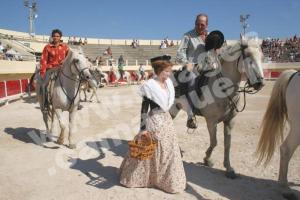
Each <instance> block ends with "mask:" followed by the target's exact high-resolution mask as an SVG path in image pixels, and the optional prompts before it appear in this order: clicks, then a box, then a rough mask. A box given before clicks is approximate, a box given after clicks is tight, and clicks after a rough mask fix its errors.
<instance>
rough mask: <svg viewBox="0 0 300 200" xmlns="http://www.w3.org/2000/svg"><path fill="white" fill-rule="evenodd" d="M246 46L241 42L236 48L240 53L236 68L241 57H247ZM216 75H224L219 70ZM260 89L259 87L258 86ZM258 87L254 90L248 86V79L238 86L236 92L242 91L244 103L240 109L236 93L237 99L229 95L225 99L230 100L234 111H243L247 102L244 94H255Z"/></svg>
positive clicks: (219, 76)
mask: <svg viewBox="0 0 300 200" xmlns="http://www.w3.org/2000/svg"><path fill="white" fill-rule="evenodd" d="M247 48H248V45H244V44H241V48H240V49H238V50H237V51H241V55H240V56H239V57H238V59H237V63H236V68H237V69H238V67H239V62H240V60H241V58H242V59H243V60H244V59H246V58H247V57H249V56H247V55H246V53H245V49H247ZM237 51H236V52H237ZM216 76H217V78H219V79H221V78H224V76H223V74H222V72H221V71H220V72H219V73H218V74H217V75H216ZM223 85H224V84H221V83H220V86H223ZM260 89H261V88H260ZM260 89H257V90H256V89H254V88H252V87H251V86H250V84H249V81H246V82H245V85H244V86H243V87H240V86H238V90H237V92H238V93H243V97H244V105H243V107H242V109H239V108H238V105H237V102H238V101H239V99H240V95H238V99H237V101H234V100H233V98H231V97H230V95H227V99H228V100H229V101H230V102H231V104H232V106H233V108H234V109H235V111H236V112H243V111H244V110H245V108H246V104H247V100H246V94H256V93H257V92H258V91H260ZM226 90H227V89H226V88H222V92H224V93H225V92H226Z"/></svg>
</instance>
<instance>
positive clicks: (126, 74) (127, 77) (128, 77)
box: [111, 66, 132, 86]
mask: <svg viewBox="0 0 300 200" xmlns="http://www.w3.org/2000/svg"><path fill="white" fill-rule="evenodd" d="M111 71H112V72H113V73H114V75H115V76H116V82H115V86H118V85H119V82H118V81H119V80H120V78H121V74H120V72H119V69H118V67H117V66H111ZM123 78H124V79H125V80H126V83H127V84H129V85H131V83H132V82H131V75H130V73H129V72H128V71H124V74H123Z"/></svg>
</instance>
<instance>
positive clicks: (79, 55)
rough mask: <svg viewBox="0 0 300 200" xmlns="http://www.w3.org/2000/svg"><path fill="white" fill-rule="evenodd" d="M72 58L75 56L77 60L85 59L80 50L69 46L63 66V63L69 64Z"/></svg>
mask: <svg viewBox="0 0 300 200" xmlns="http://www.w3.org/2000/svg"><path fill="white" fill-rule="evenodd" d="M74 58H77V59H79V60H84V59H85V57H84V55H83V54H82V52H80V51H79V50H77V49H72V48H69V51H68V54H67V56H66V58H65V59H64V61H63V65H64V66H65V65H69V64H70V63H71V62H72V60H73V59H74Z"/></svg>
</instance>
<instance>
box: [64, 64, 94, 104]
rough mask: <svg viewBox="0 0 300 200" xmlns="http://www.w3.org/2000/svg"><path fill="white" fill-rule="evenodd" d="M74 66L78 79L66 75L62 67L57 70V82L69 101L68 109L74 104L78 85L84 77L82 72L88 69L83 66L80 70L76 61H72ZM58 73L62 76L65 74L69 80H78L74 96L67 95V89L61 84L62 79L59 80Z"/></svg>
mask: <svg viewBox="0 0 300 200" xmlns="http://www.w3.org/2000/svg"><path fill="white" fill-rule="evenodd" d="M74 66H75V69H76V70H77V71H78V73H79V79H73V78H72V77H70V76H68V75H66V74H65V73H64V72H63V70H62V69H61V70H59V71H58V80H59V84H60V86H61V89H62V91H63V93H64V94H65V95H66V97H67V99H68V100H69V101H70V106H69V109H70V108H71V107H72V106H73V105H74V101H75V99H76V97H77V95H78V94H79V90H80V85H81V82H82V79H84V78H83V76H82V74H83V72H84V70H86V69H88V67H85V68H83V69H82V70H79V69H78V67H77V65H76V63H74ZM60 74H62V75H63V76H65V77H66V78H68V79H70V80H72V81H74V82H79V84H78V88H77V91H76V93H75V96H74V97H73V98H71V97H69V95H68V94H67V91H66V90H65V89H64V88H63V84H62V80H61V77H60Z"/></svg>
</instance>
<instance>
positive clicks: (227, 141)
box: [223, 119, 236, 179]
mask: <svg viewBox="0 0 300 200" xmlns="http://www.w3.org/2000/svg"><path fill="white" fill-rule="evenodd" d="M233 125H234V122H233V120H232V119H231V120H229V121H224V163H223V164H224V167H225V168H226V177H228V178H231V179H234V178H236V174H235V172H234V169H233V168H232V167H231V165H230V146H231V130H232V128H233Z"/></svg>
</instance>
